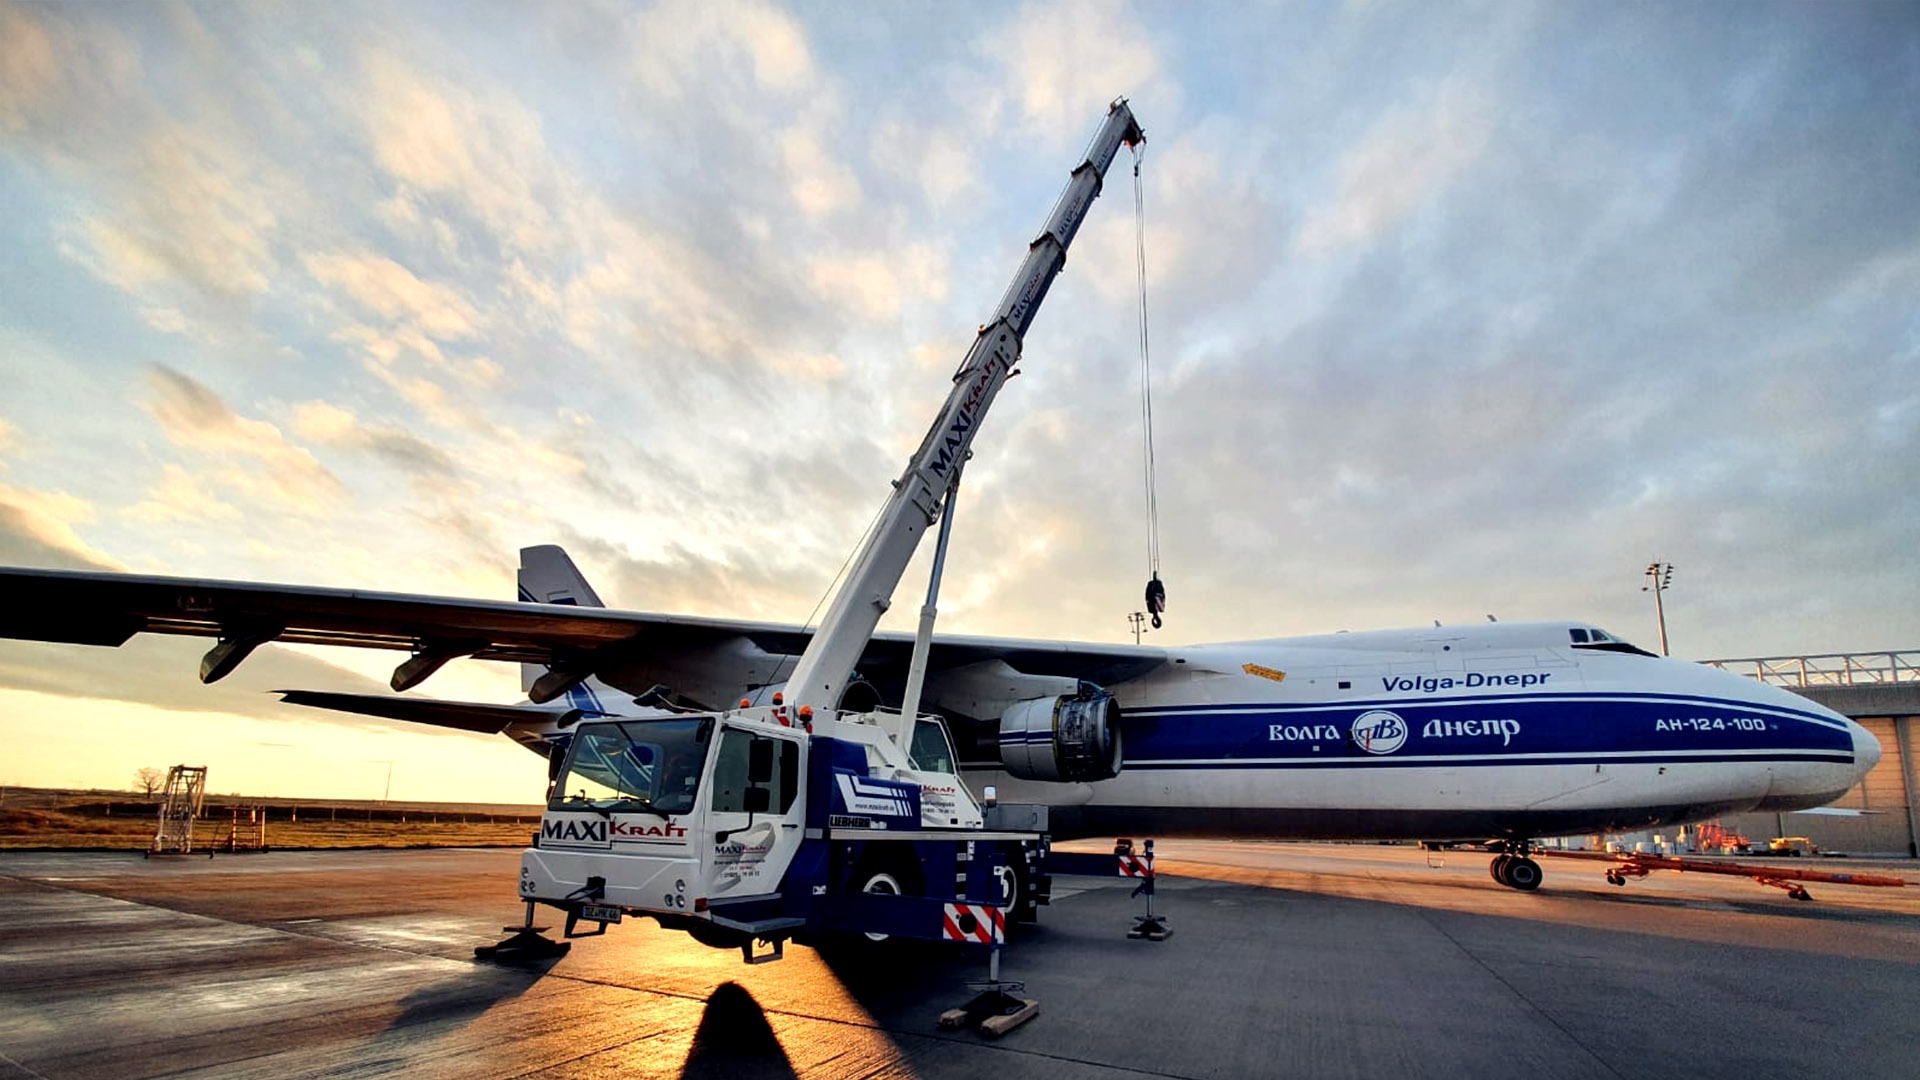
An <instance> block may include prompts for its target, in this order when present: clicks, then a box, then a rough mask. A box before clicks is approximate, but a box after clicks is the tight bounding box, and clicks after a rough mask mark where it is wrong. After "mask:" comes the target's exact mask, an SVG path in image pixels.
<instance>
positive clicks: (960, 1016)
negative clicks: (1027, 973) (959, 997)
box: [940, 983, 1040, 1039]
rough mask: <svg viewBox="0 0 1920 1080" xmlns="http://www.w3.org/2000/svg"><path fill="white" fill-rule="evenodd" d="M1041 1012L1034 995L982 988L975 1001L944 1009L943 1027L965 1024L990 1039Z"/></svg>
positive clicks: (951, 1028)
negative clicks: (1022, 996)
mask: <svg viewBox="0 0 1920 1080" xmlns="http://www.w3.org/2000/svg"><path fill="white" fill-rule="evenodd" d="M1004 985H1006V986H1009V987H1012V988H1013V989H1015V990H1024V989H1026V987H1025V985H1024V984H1021V983H1006V984H1004ZM1039 1013H1040V1003H1039V1002H1038V1001H1035V1000H1033V999H1032V998H1017V997H1014V996H1013V995H1012V994H1009V993H1006V992H1005V991H1003V990H1000V989H998V988H994V989H989V990H985V991H983V992H981V993H980V994H978V995H976V996H975V997H974V999H973V1000H972V1001H969V1002H967V1003H966V1004H965V1005H963V1006H961V1007H960V1008H958V1009H948V1010H947V1011H946V1012H943V1013H941V1014H940V1030H942V1031H957V1030H959V1029H960V1028H963V1027H970V1028H973V1029H974V1030H976V1031H978V1032H979V1033H980V1034H982V1035H985V1036H987V1037H988V1038H990V1039H997V1038H999V1037H1000V1036H1002V1035H1005V1034H1006V1033H1007V1032H1009V1031H1012V1030H1013V1029H1014V1028H1017V1027H1019V1026H1020V1025H1021V1024H1024V1023H1026V1022H1027V1021H1029V1020H1031V1019H1033V1018H1034V1017H1035V1016H1038V1015H1039Z"/></svg>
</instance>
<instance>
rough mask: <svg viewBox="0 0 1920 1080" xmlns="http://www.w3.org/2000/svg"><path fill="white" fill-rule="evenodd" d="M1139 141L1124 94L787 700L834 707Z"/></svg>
mask: <svg viewBox="0 0 1920 1080" xmlns="http://www.w3.org/2000/svg"><path fill="white" fill-rule="evenodd" d="M1145 141H1146V133H1145V132H1143V131H1142V130H1141V129H1140V125H1139V123H1138V122H1137V121H1136V120H1135V119H1134V117H1133V110H1131V109H1130V108H1128V107H1127V101H1126V99H1125V98H1120V99H1117V100H1115V101H1114V103H1113V105H1112V107H1110V108H1109V109H1108V110H1107V118H1106V121H1105V122H1104V123H1102V124H1101V126H1100V131H1099V133H1098V134H1096V135H1095V136H1094V137H1093V142H1092V143H1090V144H1089V145H1088V147H1087V153H1086V157H1085V158H1084V159H1083V160H1082V161H1081V162H1080V164H1079V165H1078V166H1076V167H1075V168H1074V170H1073V176H1072V179H1070V180H1068V181H1067V188H1066V190H1065V191H1064V192H1062V193H1061V195H1060V199H1059V201H1058V202H1056V203H1055V204H1054V206H1053V212H1052V213H1051V214H1049V215H1048V217H1047V223H1046V227H1045V228H1044V229H1042V230H1041V233H1040V235H1039V237H1038V238H1036V239H1035V240H1034V241H1033V244H1032V245H1031V246H1030V247H1029V248H1028V251H1027V258H1026V261H1025V262H1023V263H1021V265H1020V271H1019V273H1017V274H1016V275H1014V279H1013V283H1012V284H1011V285H1009V286H1008V287H1007V292H1006V295H1004V296H1002V297H1001V298H1000V306H999V307H998V308H996V309H995V311H994V316H993V319H992V320H991V321H989V322H988V323H987V324H986V325H985V326H983V327H981V329H980V336H979V337H978V338H976V339H975V340H974V343H973V347H972V348H971V349H969V350H967V356H966V359H965V360H963V361H962V362H961V364H960V369H959V370H958V371H956V372H954V376H953V391H952V393H950V394H948V395H947V401H946V404H945V405H944V406H942V408H941V410H940V413H939V415H938V417H937V418H936V419H935V420H934V423H933V426H932V427H931V428H929V429H928V430H927V437H926V438H925V439H923V440H921V443H920V448H919V449H918V450H916V451H914V453H913V457H912V458H910V459H909V460H908V462H907V468H906V471H905V472H903V473H901V474H900V479H898V480H896V481H894V484H893V494H892V495H891V496H890V497H889V498H888V500H887V504H886V507H885V508H884V509H883V510H882V511H881V514H880V518H879V520H878V521H877V522H875V524H874V528H873V531H872V533H871V534H869V536H868V538H867V542H866V545H865V546H864V547H863V548H861V550H860V554H859V556H858V557H857V558H856V559H855V560H854V563H853V569H852V571H851V572H850V573H849V574H848V575H847V579H846V581H845V582H843V583H842V584H841V586H840V591H839V592H837V593H835V594H834V598H833V603H832V604H831V605H829V607H828V608H827V614H826V616H825V617H824V618H823V619H821V621H820V628H819V629H818V630H817V631H815V633H814V635H813V640H812V641H810V642H808V644H807V648H806V651H805V652H804V653H802V654H801V656H800V661H799V663H798V665H796V666H795V668H794V671H793V675H792V677H790V678H789V679H788V680H787V689H786V699H787V701H788V702H789V703H790V704H793V705H811V706H813V707H815V708H825V709H831V708H834V707H835V706H836V705H837V704H838V703H839V700H840V694H841V692H842V691H843V690H844V689H845V688H846V684H847V680H848V678H849V677H850V676H851V675H852V673H853V667H854V665H855V664H856V663H858V662H859V659H860V654H861V653H862V652H864V651H865V650H866V647H867V642H868V640H869V639H870V638H872V637H873V630H874V627H876V626H878V625H879V623H880V616H881V615H883V614H885V613H886V610H887V608H888V607H889V606H890V605H891V604H892V602H893V590H894V587H895V586H896V585H898V584H899V583H900V575H901V574H903V573H905V572H906V568H907V563H908V561H909V560H911V559H912V558H913V553H914V550H915V549H916V548H917V547H918V546H919V544H920V537H921V536H922V534H924V533H925V532H926V531H927V530H928V529H929V528H930V527H932V526H933V525H934V524H936V523H937V522H939V520H940V515H941V513H942V511H943V510H944V508H945V500H946V498H947V496H948V495H949V494H950V492H951V491H952V489H953V485H954V484H955V482H956V481H957V479H958V476H959V473H960V469H961V466H962V465H964V464H965V462H966V459H967V453H968V447H970V446H971V445H972V443H973V437H974V435H975V434H976V433H977V432H978V431H979V430H980V422H981V420H983V419H984V418H985V417H986V415H987V410H988V409H989V408H991V407H992V405H993V400H994V397H995V396H996V395H997V394H999V392H1000V387H1001V386H1002V385H1004V384H1005V383H1006V381H1007V377H1008V376H1009V375H1010V374H1012V373H1013V369H1014V366H1015V365H1016V364H1018V363H1019V362H1020V350H1021V346H1022V343H1023V342H1024V340H1025V338H1026V333H1027V327H1029V326H1031V325H1032V323H1033V317H1034V315H1035V314H1036V313H1037V312H1038V311H1039V310H1040V303H1041V301H1043V300H1045V299H1046V295H1047V289H1048V288H1049V287H1051V286H1052V284H1053V279H1054V277H1055V276H1056V275H1058V274H1059V273H1060V268H1061V266H1062V265H1064V264H1065V262H1066V257H1067V248H1068V247H1069V246H1070V245H1071V244H1072V243H1073V238H1074V234H1075V233H1077V232H1079V231H1080V224H1081V222H1082V221H1083V220H1084V219H1085V217H1086V213H1087V207H1088V206H1090V205H1091V204H1092V203H1093V200H1094V199H1095V198H1097V197H1098V196H1099V194H1100V188H1101V185H1102V182H1103V181H1104V179H1105V177H1106V173H1107V168H1108V167H1109V166H1110V165H1112V164H1113V159H1114V156H1115V155H1116V154H1118V153H1119V152H1120V148H1121V147H1122V146H1133V145H1138V144H1140V143H1142V142H1145Z"/></svg>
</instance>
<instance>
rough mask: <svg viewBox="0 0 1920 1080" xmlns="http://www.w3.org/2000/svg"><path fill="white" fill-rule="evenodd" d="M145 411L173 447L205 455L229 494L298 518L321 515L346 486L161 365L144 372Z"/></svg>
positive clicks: (262, 424)
mask: <svg viewBox="0 0 1920 1080" xmlns="http://www.w3.org/2000/svg"><path fill="white" fill-rule="evenodd" d="M147 384H148V387H149V389H150V390H151V391H152V397H151V398H150V399H149V400H148V402H147V409H148V412H149V413H150V414H151V415H152V416H153V418H154V419H155V420H156V421H158V422H159V424H160V427H161V430H163V431H164V432H165V433H166V435H167V438H168V439H169V440H170V441H172V442H173V444H174V445H176V446H180V447H183V448H185V449H189V450H194V451H197V452H198V453H201V454H203V455H205V456H206V457H207V458H208V459H209V461H210V462H211V464H212V466H213V468H212V469H211V472H210V473H209V475H211V476H212V477H213V478H214V479H215V480H217V481H218V482H219V483H220V484H221V485H222V486H224V487H226V488H228V489H229V490H232V491H235V492H238V493H241V494H244V495H246V496H249V497H252V498H259V499H266V500H269V501H271V502H273V503H275V504H277V505H278V506H279V508H280V509H282V510H286V511H292V512H295V513H302V514H317V513H322V512H324V511H325V510H326V509H327V508H328V507H329V506H330V505H331V504H332V503H333V502H334V501H335V500H337V499H339V498H340V497H342V496H343V495H344V494H345V492H346V488H345V486H344V485H343V484H341V482H340V481H339V479H338V478H336V477H335V476H334V475H333V474H332V473H330V472H328V471H327V469H326V468H325V467H324V466H322V465H321V464H320V462H319V461H318V460H317V459H315V458H314V456H313V454H312V453H310V452H309V451H307V450H306V449H305V448H304V447H300V446H295V445H294V444H293V443H290V442H288V441H287V439H286V437H285V436H284V435H282V434H281V432H280V429H279V428H277V427H275V426H273V425H272V424H270V423H267V422H266V421H264V420H254V419H250V418H248V417H244V416H241V415H239V414H238V413H235V412H234V411H233V410H232V409H230V408H228V407H227V404H226V402H224V401H222V400H221V399H220V396H219V395H218V394H215V393H214V392H213V391H212V390H210V389H208V388H207V387H206V386H205V385H203V384H202V383H199V382H197V381H195V380H194V379H192V378H189V377H188V376H186V375H183V374H181V373H180V372H178V371H175V370H173V369H172V368H169V367H165V366H163V365H157V364H156V365H154V366H153V367H151V368H149V369H148V371H147Z"/></svg>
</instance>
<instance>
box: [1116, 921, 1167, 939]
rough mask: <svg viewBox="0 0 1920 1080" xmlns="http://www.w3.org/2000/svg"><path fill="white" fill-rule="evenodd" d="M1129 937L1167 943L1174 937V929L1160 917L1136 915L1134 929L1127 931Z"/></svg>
mask: <svg viewBox="0 0 1920 1080" xmlns="http://www.w3.org/2000/svg"><path fill="white" fill-rule="evenodd" d="M1127 936H1128V937H1130V938H1136V939H1145V940H1147V941H1165V940H1167V939H1168V938H1170V937H1172V936H1173V927H1171V926H1168V925H1167V921H1166V920H1165V919H1163V918H1161V917H1160V916H1158V915H1135V916H1134V917H1133V929H1131V930H1129V931H1127Z"/></svg>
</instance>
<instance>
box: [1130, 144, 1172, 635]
mask: <svg viewBox="0 0 1920 1080" xmlns="http://www.w3.org/2000/svg"><path fill="white" fill-rule="evenodd" d="M1145 154H1146V151H1145V148H1144V147H1143V146H1141V144H1139V143H1135V144H1134V145H1133V250H1134V256H1135V268H1136V270H1137V274H1138V281H1139V286H1140V428H1141V433H1142V436H1143V438H1144V440H1145V443H1146V447H1145V453H1144V454H1143V455H1142V462H1141V464H1142V470H1143V473H1144V480H1145V487H1146V501H1147V592H1146V604H1147V611H1148V613H1149V614H1151V615H1152V616H1153V627H1154V629H1156V630H1158V629H1159V628H1160V613H1161V611H1163V610H1164V609H1165V608H1166V603H1167V591H1166V587H1165V586H1163V585H1162V584H1161V583H1160V495H1159V491H1158V489H1157V485H1156V484H1155V482H1154V475H1155V462H1154V454H1153V352H1152V349H1151V347H1150V344H1149V338H1148V334H1147V203H1146V188H1145V185H1144V184H1143V183H1142V182H1141V179H1140V162H1141V159H1142V158H1143V157H1145Z"/></svg>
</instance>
